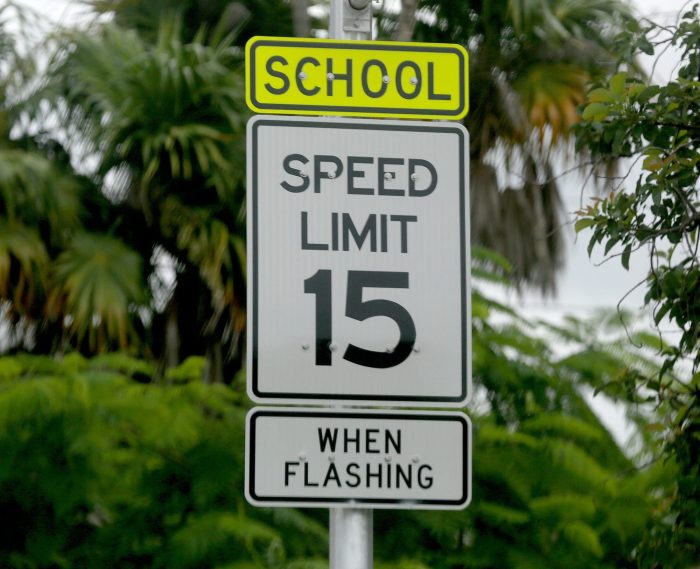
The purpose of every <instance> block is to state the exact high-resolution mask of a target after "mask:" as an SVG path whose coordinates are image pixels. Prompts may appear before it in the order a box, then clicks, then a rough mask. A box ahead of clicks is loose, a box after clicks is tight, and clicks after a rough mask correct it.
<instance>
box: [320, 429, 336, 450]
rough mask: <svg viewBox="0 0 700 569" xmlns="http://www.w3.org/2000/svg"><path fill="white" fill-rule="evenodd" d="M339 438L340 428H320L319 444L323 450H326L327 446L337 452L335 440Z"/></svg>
mask: <svg viewBox="0 0 700 569" xmlns="http://www.w3.org/2000/svg"><path fill="white" fill-rule="evenodd" d="M337 438H338V429H332V430H331V429H321V427H319V428H318V446H320V447H321V452H326V446H329V447H330V448H331V452H335V441H336V440H337Z"/></svg>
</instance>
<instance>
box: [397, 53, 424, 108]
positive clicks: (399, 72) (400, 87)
mask: <svg viewBox="0 0 700 569" xmlns="http://www.w3.org/2000/svg"><path fill="white" fill-rule="evenodd" d="M409 67H410V68H411V69H413V74H414V75H413V77H415V80H416V82H415V83H414V86H413V91H412V92H410V93H409V92H408V91H406V90H405V89H404V88H403V80H402V75H403V70H404V69H406V68H409ZM422 79H423V78H422V76H421V72H420V68H419V67H418V64H417V63H415V62H413V61H402V62H401V63H399V66H398V67H397V68H396V90H397V91H398V92H399V95H401V96H402V97H403V98H404V99H415V98H416V97H417V96H418V93H420V86H421V82H422Z"/></svg>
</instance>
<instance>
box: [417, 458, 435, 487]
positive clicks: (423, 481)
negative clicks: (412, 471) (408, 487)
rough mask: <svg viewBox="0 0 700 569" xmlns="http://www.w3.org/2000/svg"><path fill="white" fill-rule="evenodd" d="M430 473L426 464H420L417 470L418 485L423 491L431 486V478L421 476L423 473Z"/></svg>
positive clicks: (430, 469)
mask: <svg viewBox="0 0 700 569" xmlns="http://www.w3.org/2000/svg"><path fill="white" fill-rule="evenodd" d="M426 470H428V471H430V472H432V471H433V469H432V467H431V466H429V465H427V464H421V465H420V467H419V468H418V485H419V486H420V487H421V488H423V489H424V490H427V489H428V488H431V487H432V485H433V477H432V476H429V475H427V474H426V475H425V476H423V472H424V471H426Z"/></svg>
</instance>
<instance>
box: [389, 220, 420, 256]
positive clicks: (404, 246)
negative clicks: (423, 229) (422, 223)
mask: <svg viewBox="0 0 700 569" xmlns="http://www.w3.org/2000/svg"><path fill="white" fill-rule="evenodd" d="M390 219H391V221H398V222H399V223H400V224H401V252H402V253H408V222H409V221H418V217H417V216H415V215H392V216H391V218H390Z"/></svg>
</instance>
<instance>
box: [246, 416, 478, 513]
mask: <svg viewBox="0 0 700 569" xmlns="http://www.w3.org/2000/svg"><path fill="white" fill-rule="evenodd" d="M470 436H471V425H470V423H469V419H468V418H467V416H466V415H464V414H462V413H456V412H437V413H429V412H423V411H365V410H362V411H359V410H357V411H354V410H353V411H350V410H348V411H329V410H322V409H300V408H296V409H289V408H287V409H283V408H257V409H253V410H252V411H250V412H249V414H248V421H247V425H246V482H245V491H246V498H247V500H248V501H249V502H250V503H251V504H253V505H256V506H306V507H329V506H338V507H342V506H348V507H358V506H366V507H372V508H396V509H416V508H422V509H434V510H442V509H462V508H465V507H466V506H467V504H468V503H469V500H470V493H471V490H470V481H471V446H470V440H471V438H470Z"/></svg>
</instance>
